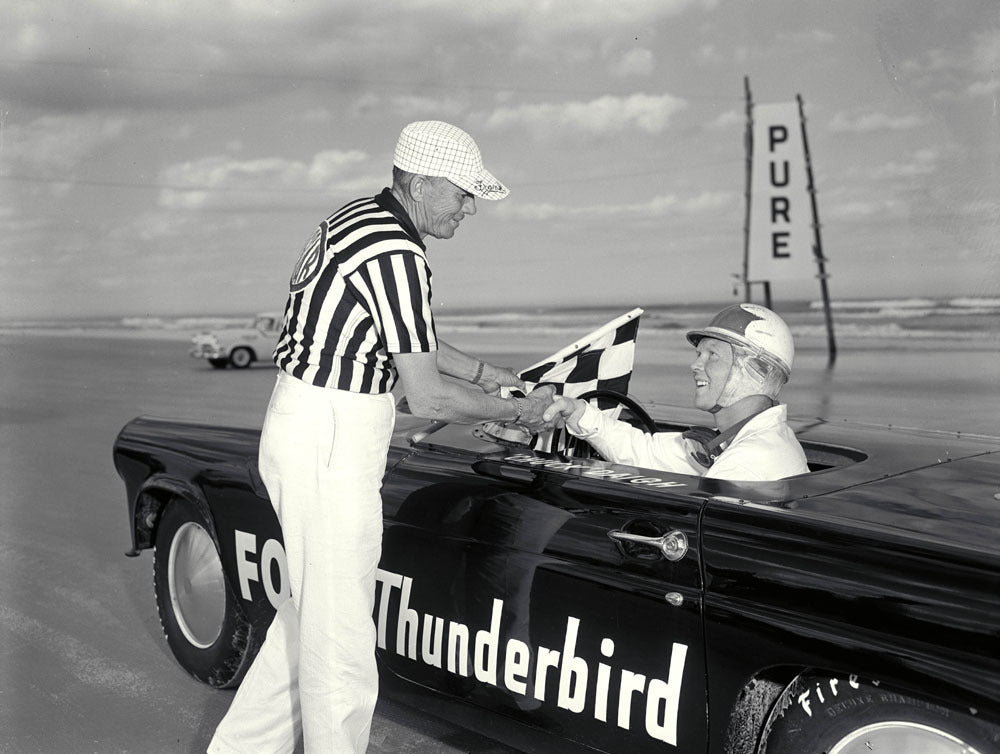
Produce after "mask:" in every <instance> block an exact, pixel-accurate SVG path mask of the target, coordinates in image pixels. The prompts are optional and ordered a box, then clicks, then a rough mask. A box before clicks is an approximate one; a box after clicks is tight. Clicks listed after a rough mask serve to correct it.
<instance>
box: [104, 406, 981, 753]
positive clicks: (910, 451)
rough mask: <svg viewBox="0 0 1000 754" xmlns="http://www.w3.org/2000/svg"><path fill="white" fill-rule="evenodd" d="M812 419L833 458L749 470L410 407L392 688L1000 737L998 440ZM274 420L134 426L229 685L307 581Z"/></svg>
mask: <svg viewBox="0 0 1000 754" xmlns="http://www.w3.org/2000/svg"><path fill="white" fill-rule="evenodd" d="M618 397H619V398H620V399H621V400H622V402H624V403H625V404H626V408H625V410H624V413H623V417H627V418H628V419H629V420H630V421H633V422H635V423H636V424H637V425H644V426H646V427H647V428H648V429H651V430H652V429H657V430H679V429H683V428H686V427H687V426H690V425H691V424H693V423H697V422H698V421H699V420H703V419H702V416H703V415H702V414H700V412H695V411H694V410H693V409H681V408H669V407H655V408H654V409H653V410H651V411H650V412H648V413H647V411H646V410H645V409H644V408H643V407H642V406H640V405H638V404H636V403H635V402H634V401H631V400H629V399H627V398H625V397H624V396H618ZM650 414H652V416H654V417H656V418H651V416H650ZM792 426H793V428H794V429H795V430H796V432H797V434H798V436H799V438H800V440H801V442H802V444H803V446H804V448H805V449H806V454H807V457H808V459H809V462H810V468H811V469H812V471H811V472H810V473H808V474H804V475H801V476H798V477H793V478H790V479H786V480H783V481H781V482H776V483H766V484H764V483H747V484H736V483H731V482H720V481H717V480H707V479H701V478H696V477H689V476H683V475H678V474H670V473H664V472H659V471H651V470H649V469H641V468H633V467H628V466H621V465H616V464H611V463H608V462H606V461H604V460H601V459H600V458H598V457H596V455H595V454H593V453H592V452H589V449H588V448H587V446H585V445H582V444H581V445H577V446H575V447H567V446H566V445H565V442H564V441H562V442H561V441H560V438H558V437H557V438H554V441H553V445H552V446H550V447H549V449H548V450H547V451H542V450H535V449H531V448H530V447H529V446H528V445H527V444H525V443H521V442H519V441H518V440H517V439H516V438H515V439H502V435H503V433H497V432H494V431H492V429H493V428H491V427H489V426H488V425H486V426H458V425H448V424H442V423H430V424H428V423H427V422H426V421H423V420H417V419H415V418H414V417H412V416H409V415H408V414H406V413H405V410H403V411H401V413H400V415H399V418H398V421H397V430H396V434H395V437H394V441H393V444H392V447H391V449H390V452H389V458H388V465H387V467H386V473H385V480H384V486H383V501H384V504H383V507H384V522H385V528H384V548H383V557H382V561H381V565H380V570H379V572H378V591H377V594H376V613H375V616H374V617H375V621H376V624H377V628H378V652H377V654H378V660H379V664H380V669H381V683H382V692H383V693H386V694H391V695H394V696H395V697H396V698H398V699H401V700H402V701H404V702H410V703H412V704H414V705H416V706H419V707H420V708H421V709H423V710H426V711H427V712H428V713H431V714H435V715H440V716H443V717H447V718H449V719H451V720H452V721H455V722H458V723H460V724H464V725H467V726H470V727H474V728H475V729H477V730H479V731H480V732H483V733H485V734H487V735H490V736H493V737H494V738H497V739H500V740H503V741H506V742H507V743H509V744H511V745H513V746H515V747H517V748H521V749H524V750H526V751H538V752H553V751H601V752H628V753H629V754H633V753H639V752H670V751H678V752H727V753H728V754H750V753H751V752H753V753H755V754H762V753H763V752H767V754H773V753H775V752H779V753H781V754H811V753H813V752H830V753H831V754H834V753H836V754H858V753H861V752H864V754H869V753H870V752H884V753H889V752H891V753H892V754H902V753H906V754H917V753H926V752H948V753H949V754H957V753H958V752H964V753H965V754H969V753H971V752H978V753H979V754H988V753H990V752H997V751H1000V543H998V540H1000V439H998V438H986V437H966V436H960V435H957V434H946V433H940V432H922V431H917V430H907V429H894V428H885V427H874V426H868V425H862V424H855V423H848V422H844V423H832V422H827V421H819V420H793V422H792ZM258 437H259V432H258V431H257V430H251V429H238V428H230V427H220V426H209V425H204V424H194V423H189V422H179V421H170V420H164V419H154V418H145V417H141V418H137V419H135V420H133V421H131V422H129V423H128V424H127V425H126V426H125V427H124V428H123V429H122V431H121V433H120V435H119V437H118V439H117V441H116V443H115V447H114V460H115V465H116V468H117V469H118V472H119V474H120V475H121V477H122V479H123V480H124V482H125V487H126V491H127V499H128V516H129V523H130V527H131V530H132V539H133V543H132V545H133V546H132V551H131V552H130V553H129V554H130V555H138V554H139V552H140V551H141V550H146V549H151V548H155V551H154V554H153V566H154V577H155V578H154V583H155V592H156V602H157V606H158V608H159V613H160V617H161V620H162V623H163V627H164V631H165V633H166V638H167V642H168V644H169V646H170V648H171V650H172V651H173V653H174V654H175V655H176V657H177V659H178V661H179V662H180V664H181V665H182V666H183V667H184V668H185V669H186V670H187V671H189V672H190V673H191V674H193V675H194V676H195V677H196V678H198V679H200V680H202V681H204V682H205V683H207V684H211V685H213V686H218V687H231V686H234V685H237V684H238V683H239V682H240V680H241V678H242V677H243V674H244V673H245V671H246V669H247V667H248V665H249V664H250V662H251V660H252V659H253V657H254V654H255V652H256V650H257V648H258V647H259V645H260V642H261V641H262V637H263V635H264V633H265V631H266V629H267V626H268V623H269V621H270V619H271V617H272V615H273V613H274V610H275V606H276V605H278V604H280V601H281V600H284V599H286V598H287V597H288V585H287V579H286V577H285V560H284V550H283V548H282V538H281V531H280V528H279V525H278V522H277V520H276V518H275V515H274V512H273V511H272V508H271V506H270V504H269V502H268V499H267V493H266V491H265V489H264V487H263V485H262V484H261V482H260V479H259V477H258V475H257V470H256V458H257V444H258Z"/></svg>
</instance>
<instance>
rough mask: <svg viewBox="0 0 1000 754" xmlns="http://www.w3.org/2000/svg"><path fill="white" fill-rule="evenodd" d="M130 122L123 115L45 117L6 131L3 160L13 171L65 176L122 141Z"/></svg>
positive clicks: (11, 126) (93, 114) (5, 129)
mask: <svg viewBox="0 0 1000 754" xmlns="http://www.w3.org/2000/svg"><path fill="white" fill-rule="evenodd" d="M128 125H129V120H128V119H127V118H124V117H120V116H106V115H102V114H96V113H90V114H86V115H45V116H42V117H40V118H36V119H34V120H32V121H30V122H28V123H25V124H24V125H17V124H15V125H8V126H6V127H5V128H4V129H3V158H4V161H5V162H6V163H7V165H8V166H13V167H14V170H15V171H16V170H18V169H21V170H26V171H28V172H42V173H45V174H46V175H45V176H44V177H48V178H52V177H65V176H66V175H67V174H71V173H72V172H73V171H74V170H75V169H76V167H77V166H78V165H79V164H80V163H81V162H82V161H83V160H85V159H86V158H87V157H88V156H89V155H91V154H93V153H94V152H96V151H97V150H99V149H100V148H101V147H102V146H104V145H106V144H109V143H112V142H114V141H117V140H118V139H120V137H121V136H122V134H123V133H125V130H126V129H127V128H128Z"/></svg>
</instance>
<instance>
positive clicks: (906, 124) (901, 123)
mask: <svg viewBox="0 0 1000 754" xmlns="http://www.w3.org/2000/svg"><path fill="white" fill-rule="evenodd" d="M926 122H927V119H926V118H923V117H921V116H919V115H912V114H911V115H899V116H892V115H887V114H885V113H874V112H872V113H861V114H858V115H848V114H847V113H844V112H838V113H837V114H836V115H834V116H833V118H832V119H831V120H830V124H829V126H828V128H829V130H830V131H831V132H833V133H854V134H865V133H873V132H878V131H909V130H911V129H914V128H919V127H920V126H923V125H924V124H925V123H926Z"/></svg>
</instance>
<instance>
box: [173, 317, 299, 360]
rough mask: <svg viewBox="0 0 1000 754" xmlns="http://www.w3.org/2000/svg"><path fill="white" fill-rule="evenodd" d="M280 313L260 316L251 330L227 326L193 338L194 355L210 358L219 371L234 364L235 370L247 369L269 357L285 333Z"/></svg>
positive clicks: (192, 351) (200, 357)
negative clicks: (281, 331)
mask: <svg viewBox="0 0 1000 754" xmlns="http://www.w3.org/2000/svg"><path fill="white" fill-rule="evenodd" d="M281 320H282V317H281V315H280V314H277V313H274V312H264V313H262V314H258V315H257V316H256V317H255V318H254V321H253V325H252V326H251V327H231V328H230V327H227V328H222V329H219V330H209V331H207V332H201V333H198V334H197V335H195V336H194V337H193V338H191V344H192V345H191V351H190V354H191V356H193V357H195V358H196V359H208V363H209V364H211V365H212V366H213V367H215V368H216V369H225V367H226V365H228V364H232V365H233V367H234V368H235V369H246V368H247V367H248V366H250V365H251V364H252V363H253V362H255V361H257V359H260V358H267V356H268V355H270V353H271V350H272V349H273V348H274V344H275V342H276V341H277V339H278V333H279V331H280V330H281Z"/></svg>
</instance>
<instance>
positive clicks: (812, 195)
mask: <svg viewBox="0 0 1000 754" xmlns="http://www.w3.org/2000/svg"><path fill="white" fill-rule="evenodd" d="M795 99H796V100H797V101H798V103H799V121H800V122H801V123H802V146H803V148H804V149H805V156H806V182H807V184H808V190H809V200H810V202H811V203H812V216H813V236H814V239H815V241H814V243H813V254H814V255H815V256H816V265H817V267H818V269H819V274H818V275H817V277H819V287H820V291H821V292H822V294H823V313H824V315H825V316H826V340H827V354H828V357H827V365H828V366H833V363H834V362H835V361H836V360H837V343H836V340H835V339H834V337H833V316H832V314H831V313H830V292H829V291H828V290H827V285H826V280H827V277H828V275H827V274H826V264H825V262H826V258H825V257H824V256H823V242H822V240H821V238H820V223H819V208H818V202H817V201H816V186H815V184H814V183H813V172H812V159H811V158H810V156H809V140H808V139H807V138H806V116H805V111H804V108H803V106H802V95H800V94H796V95H795Z"/></svg>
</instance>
